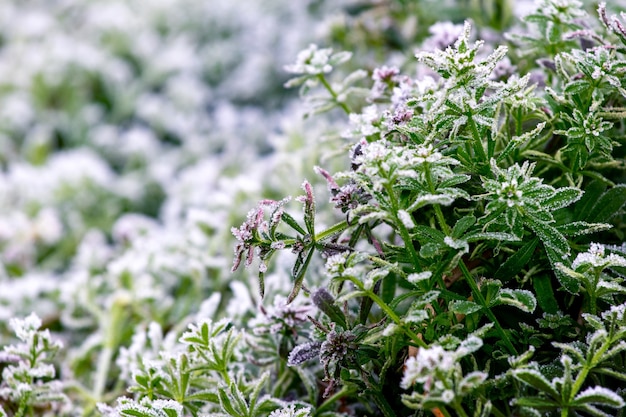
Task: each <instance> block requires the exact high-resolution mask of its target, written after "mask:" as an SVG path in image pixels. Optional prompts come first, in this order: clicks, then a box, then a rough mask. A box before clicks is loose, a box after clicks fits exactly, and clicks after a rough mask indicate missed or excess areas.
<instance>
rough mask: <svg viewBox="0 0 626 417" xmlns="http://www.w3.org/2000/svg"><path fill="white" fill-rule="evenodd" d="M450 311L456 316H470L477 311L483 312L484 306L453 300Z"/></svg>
mask: <svg viewBox="0 0 626 417" xmlns="http://www.w3.org/2000/svg"><path fill="white" fill-rule="evenodd" d="M449 308H450V311H452V312H453V313H456V314H464V315H466V316H467V315H470V314H472V313H476V312H477V311H480V310H482V308H483V307H482V306H481V305H480V304H476V303H475V302H473V301H467V300H453V301H452V302H451V303H450V307H449Z"/></svg>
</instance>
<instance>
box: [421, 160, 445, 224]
mask: <svg viewBox="0 0 626 417" xmlns="http://www.w3.org/2000/svg"><path fill="white" fill-rule="evenodd" d="M424 165H425V171H426V182H427V183H428V190H429V191H430V192H431V193H432V194H435V191H436V189H435V184H434V183H433V177H432V173H431V171H430V165H429V164H428V163H425V164H424ZM434 208H435V217H437V222H438V223H439V227H441V230H442V231H443V232H444V233H445V234H446V235H448V236H449V235H450V234H451V232H452V230H451V229H450V226H448V223H446V218H445V217H444V215H443V211H441V206H440V205H439V204H435V205H434Z"/></svg>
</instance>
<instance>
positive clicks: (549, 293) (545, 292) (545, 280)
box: [533, 275, 559, 314]
mask: <svg viewBox="0 0 626 417" xmlns="http://www.w3.org/2000/svg"><path fill="white" fill-rule="evenodd" d="M533 288H534V289H535V295H536V297H537V303H539V307H541V309H542V310H543V311H544V312H546V313H550V314H554V313H556V312H557V310H558V309H559V305H558V303H557V302H556V298H554V290H553V289H552V282H551V280H550V277H549V276H548V275H535V276H534V277H533Z"/></svg>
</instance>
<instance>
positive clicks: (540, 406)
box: [514, 397, 559, 410]
mask: <svg viewBox="0 0 626 417" xmlns="http://www.w3.org/2000/svg"><path fill="white" fill-rule="evenodd" d="M514 401H515V405H518V406H520V407H531V408H535V409H537V410H552V409H555V408H558V407H559V404H558V403H557V402H556V401H553V400H549V399H547V398H541V397H522V398H516V399H515V400H514Z"/></svg>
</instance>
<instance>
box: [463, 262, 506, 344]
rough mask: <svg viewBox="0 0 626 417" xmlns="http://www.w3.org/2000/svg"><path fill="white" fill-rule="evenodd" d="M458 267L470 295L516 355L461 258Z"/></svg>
mask: <svg viewBox="0 0 626 417" xmlns="http://www.w3.org/2000/svg"><path fill="white" fill-rule="evenodd" d="M459 268H460V269H461V272H462V273H463V276H464V277H465V281H467V285H469V286H470V288H471V289H472V295H473V296H474V300H475V301H476V302H478V304H480V305H481V306H482V307H483V308H484V311H485V314H486V315H487V317H489V319H490V320H491V321H492V322H493V324H494V326H495V327H496V330H497V332H498V334H499V335H500V338H501V339H502V340H503V341H504V344H505V345H506V346H507V347H508V348H509V350H510V351H511V353H513V354H515V355H517V354H518V353H517V350H516V349H515V346H513V343H511V339H509V335H508V334H506V332H505V331H504V329H503V328H502V326H501V325H500V322H499V321H498V318H497V317H496V316H495V314H493V311H491V310H490V309H489V307H488V306H487V301H486V300H485V297H483V294H482V293H481V292H480V288H478V285H476V281H474V277H473V276H472V274H471V273H470V271H469V269H467V266H466V265H465V263H464V262H463V260H461V261H460V262H459Z"/></svg>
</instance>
